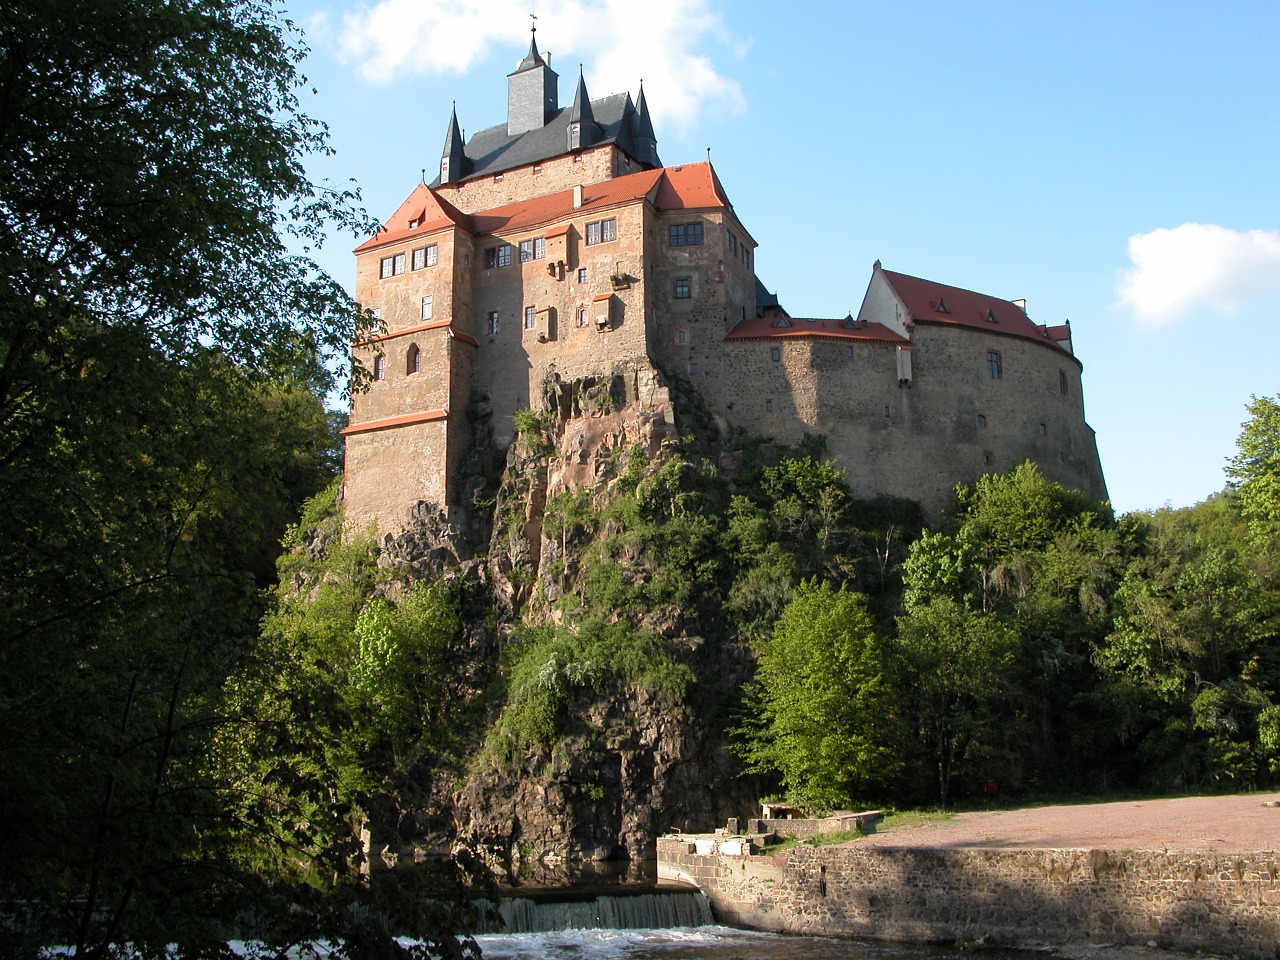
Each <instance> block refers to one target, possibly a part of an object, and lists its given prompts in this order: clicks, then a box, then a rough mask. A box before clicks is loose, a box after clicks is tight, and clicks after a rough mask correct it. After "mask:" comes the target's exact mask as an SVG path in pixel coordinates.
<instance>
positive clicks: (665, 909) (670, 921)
mask: <svg viewBox="0 0 1280 960" xmlns="http://www.w3.org/2000/svg"><path fill="white" fill-rule="evenodd" d="M498 912H499V913H500V914H501V916H502V920H503V932H504V933H539V932H542V931H549V930H600V929H609V930H646V929H664V928H670V927H700V926H706V925H709V924H713V923H715V920H714V919H713V918H712V916H711V905H710V903H709V902H708V900H707V898H706V896H705V895H704V894H703V893H702V892H701V891H698V890H664V891H658V892H649V893H628V894H624V895H620V896H619V895H615V894H603V893H602V894H598V895H596V896H594V897H593V898H591V899H583V900H566V899H562V898H560V897H556V898H555V899H553V900H549V901H548V900H533V899H529V898H526V897H503V898H502V900H501V901H500V902H499V904H498Z"/></svg>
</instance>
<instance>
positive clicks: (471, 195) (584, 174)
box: [437, 144, 639, 213]
mask: <svg viewBox="0 0 1280 960" xmlns="http://www.w3.org/2000/svg"><path fill="white" fill-rule="evenodd" d="M618 153H621V151H619V150H618V148H617V147H616V146H614V145H613V144H602V145H601V146H598V147H593V148H591V149H588V150H583V151H581V152H579V153H574V154H568V153H566V154H564V155H563V156H559V157H553V158H551V159H549V160H544V161H543V162H542V163H538V164H532V165H530V166H527V167H519V168H517V169H515V170H506V171H504V172H502V173H497V174H493V175H492V176H487V177H476V178H475V179H474V180H467V181H464V182H462V183H446V184H444V185H443V186H441V187H439V188H438V189H437V192H438V193H439V194H440V196H441V197H443V198H444V199H445V200H447V201H449V203H451V204H453V205H454V206H455V207H457V208H458V209H459V210H461V211H462V212H463V213H475V212H476V211H477V210H490V209H492V208H493V207H498V206H501V205H502V204H504V203H514V202H516V201H517V200H527V199H528V198H529V197H541V196H545V195H546V194H548V193H555V192H557V191H559V190H568V189H570V188H571V187H574V186H577V185H578V184H588V183H599V182H600V181H602V180H608V179H610V178H612V177H613V176H614V175H615V171H617V172H619V173H632V172H635V171H632V170H630V169H626V168H625V167H623V166H622V164H621V162H620V160H619V158H618V157H617V156H616V154H618ZM636 169H637V170H638V169H639V168H638V167H637V168H636Z"/></svg>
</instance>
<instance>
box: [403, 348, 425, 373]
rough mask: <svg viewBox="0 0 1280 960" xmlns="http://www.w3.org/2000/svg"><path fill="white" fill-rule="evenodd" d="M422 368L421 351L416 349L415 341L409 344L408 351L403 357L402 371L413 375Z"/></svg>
mask: <svg viewBox="0 0 1280 960" xmlns="http://www.w3.org/2000/svg"><path fill="white" fill-rule="evenodd" d="M421 369H422V351H421V350H419V349H418V345H417V344H416V343H411V344H409V353H408V355H407V356H406V357H405V361H404V372H405V373H407V374H409V375H410V376H413V374H415V373H417V372H418V371H419V370H421Z"/></svg>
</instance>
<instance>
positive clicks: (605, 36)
mask: <svg viewBox="0 0 1280 960" xmlns="http://www.w3.org/2000/svg"><path fill="white" fill-rule="evenodd" d="M528 6H529V5H528V3H524V2H517V0H381V2H379V3H376V4H374V5H373V6H372V7H368V8H362V9H360V10H358V11H356V12H353V13H346V14H344V15H343V16H342V24H343V25H342V28H341V31H340V36H339V37H337V38H336V41H337V45H338V47H339V52H340V55H341V57H342V58H343V60H344V61H346V62H347V63H349V64H352V65H353V66H354V67H355V69H356V70H357V72H358V73H359V74H360V75H361V76H362V77H364V78H365V79H366V80H369V81H371V82H374V83H387V82H390V81H392V80H394V79H397V78H400V77H402V76H405V75H407V74H450V73H451V74H459V73H463V72H465V71H466V70H468V69H469V68H470V67H471V66H472V65H473V64H475V63H476V62H477V61H478V60H480V59H481V58H482V57H485V56H486V55H488V54H489V53H490V52H491V49H492V48H495V47H496V48H497V49H498V50H499V51H504V50H505V51H507V52H509V53H510V54H511V62H512V63H513V64H514V63H515V61H516V60H517V59H519V57H520V56H522V55H523V54H524V53H525V52H526V51H527V50H528V43H529V16H528V14H529V10H528ZM324 22H325V24H326V26H327V27H328V30H329V31H332V30H333V27H334V24H333V22H332V20H331V19H329V18H325V20H324ZM709 45H716V46H719V47H722V48H725V49H727V50H729V51H730V53H729V55H731V56H732V55H733V53H734V51H740V50H741V49H742V45H741V44H740V43H738V42H737V41H735V40H733V39H731V38H730V37H729V36H728V35H727V30H726V28H725V26H724V23H723V21H722V19H721V17H720V14H719V13H718V12H717V10H716V9H715V2H714V0H645V2H644V3H642V4H637V3H636V2H635V0H543V2H542V3H539V4H538V47H539V49H540V50H543V51H544V52H545V51H546V50H547V49H548V48H550V49H551V50H552V51H554V57H553V61H552V65H553V66H554V67H555V69H556V72H557V73H559V74H560V80H561V83H560V87H561V89H560V98H561V103H562V104H563V103H567V102H572V97H573V89H574V85H575V84H576V83H577V66H578V63H579V62H581V63H582V64H583V65H584V68H585V71H586V79H587V89H588V90H590V92H591V95H592V97H595V98H599V97H602V96H605V95H607V94H610V93H620V92H622V91H624V90H630V91H632V93H633V94H634V93H635V91H636V89H637V87H638V85H639V81H640V80H641V79H643V80H644V86H645V95H646V97H648V99H649V105H650V110H651V111H652V113H653V119H654V123H655V125H658V126H659V127H661V125H662V124H663V123H664V122H670V123H673V124H675V125H677V126H680V127H685V128H688V127H691V126H693V125H694V124H695V123H696V121H697V119H698V117H699V115H700V114H702V113H703V112H704V111H712V110H719V111H729V112H733V113H737V112H739V111H741V110H742V105H743V101H742V90H741V88H740V87H739V85H738V83H737V82H736V81H734V80H732V79H730V78H728V77H725V76H724V75H722V74H721V73H720V72H719V71H718V70H717V68H716V65H715V64H714V63H713V62H712V60H711V58H710V57H708V56H707V54H706V53H705V52H699V51H703V50H705V49H706V47H707V46H709ZM493 81H494V82H495V83H496V82H500V81H501V77H495V78H493Z"/></svg>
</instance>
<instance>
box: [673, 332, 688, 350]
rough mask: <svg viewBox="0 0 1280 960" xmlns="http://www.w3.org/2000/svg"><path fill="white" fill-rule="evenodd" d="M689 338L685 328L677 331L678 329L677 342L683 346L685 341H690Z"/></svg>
mask: <svg viewBox="0 0 1280 960" xmlns="http://www.w3.org/2000/svg"><path fill="white" fill-rule="evenodd" d="M688 340H689V334H687V333H686V332H685V331H683V330H677V331H676V343H678V344H680V345H681V346H683V345H684V344H685V343H687V342H688Z"/></svg>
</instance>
